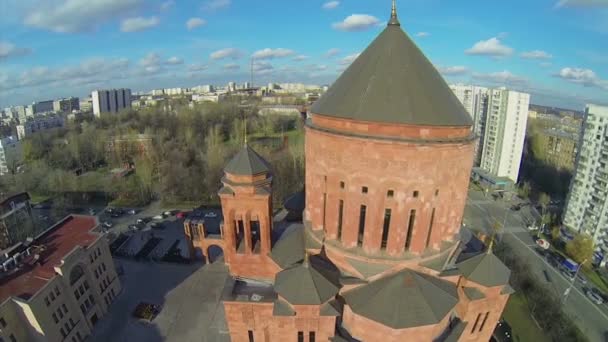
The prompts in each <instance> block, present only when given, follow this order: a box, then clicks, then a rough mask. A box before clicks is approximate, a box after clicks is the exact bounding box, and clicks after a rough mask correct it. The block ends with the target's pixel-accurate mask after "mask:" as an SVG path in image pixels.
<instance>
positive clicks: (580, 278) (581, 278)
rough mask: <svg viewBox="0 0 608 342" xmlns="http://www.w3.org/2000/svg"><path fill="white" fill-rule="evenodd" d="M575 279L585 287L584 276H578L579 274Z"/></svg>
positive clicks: (585, 280) (585, 279)
mask: <svg viewBox="0 0 608 342" xmlns="http://www.w3.org/2000/svg"><path fill="white" fill-rule="evenodd" d="M576 279H578V281H580V282H581V284H583V285H587V278H585V276H584V275H582V274H580V273H579V274H578V275H577V276H576Z"/></svg>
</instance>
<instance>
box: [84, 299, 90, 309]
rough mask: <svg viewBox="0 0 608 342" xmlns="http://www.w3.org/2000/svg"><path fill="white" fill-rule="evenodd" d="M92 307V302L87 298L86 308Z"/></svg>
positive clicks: (85, 301)
mask: <svg viewBox="0 0 608 342" xmlns="http://www.w3.org/2000/svg"><path fill="white" fill-rule="evenodd" d="M90 306H91V302H89V299H88V298H85V300H84V307H85V308H87V309H88V308H89V307H90Z"/></svg>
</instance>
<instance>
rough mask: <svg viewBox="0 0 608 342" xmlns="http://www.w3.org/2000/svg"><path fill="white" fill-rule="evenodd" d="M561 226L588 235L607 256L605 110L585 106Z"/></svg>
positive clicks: (607, 130)
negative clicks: (580, 134)
mask: <svg viewBox="0 0 608 342" xmlns="http://www.w3.org/2000/svg"><path fill="white" fill-rule="evenodd" d="M579 146H580V148H579V152H578V156H577V160H576V167H575V171H574V177H573V178H572V183H571V184H570V193H569V194H568V199H567V202H566V210H565V211H564V225H565V226H566V227H568V228H570V229H573V230H575V231H578V232H581V233H586V234H589V235H590V236H591V237H592V238H593V240H594V241H595V243H596V246H597V249H599V250H602V251H603V254H604V255H605V256H607V255H608V107H602V106H597V105H593V104H590V105H587V115H586V116H585V121H584V123H583V134H582V137H581V140H580V143H579Z"/></svg>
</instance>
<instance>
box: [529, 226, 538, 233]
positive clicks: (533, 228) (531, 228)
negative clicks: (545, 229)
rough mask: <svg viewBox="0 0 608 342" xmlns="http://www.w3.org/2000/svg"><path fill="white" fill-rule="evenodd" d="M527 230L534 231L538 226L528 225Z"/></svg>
mask: <svg viewBox="0 0 608 342" xmlns="http://www.w3.org/2000/svg"><path fill="white" fill-rule="evenodd" d="M528 230H529V231H531V232H535V231H537V230H538V226H537V225H529V226H528Z"/></svg>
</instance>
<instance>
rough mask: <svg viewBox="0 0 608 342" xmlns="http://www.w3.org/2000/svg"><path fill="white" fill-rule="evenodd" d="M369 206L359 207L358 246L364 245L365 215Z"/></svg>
mask: <svg viewBox="0 0 608 342" xmlns="http://www.w3.org/2000/svg"><path fill="white" fill-rule="evenodd" d="M366 212H367V206H365V205H362V206H361V208H360V209H359V234H357V246H362V245H363V237H364V236H365V216H366Z"/></svg>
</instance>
